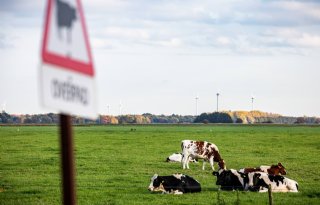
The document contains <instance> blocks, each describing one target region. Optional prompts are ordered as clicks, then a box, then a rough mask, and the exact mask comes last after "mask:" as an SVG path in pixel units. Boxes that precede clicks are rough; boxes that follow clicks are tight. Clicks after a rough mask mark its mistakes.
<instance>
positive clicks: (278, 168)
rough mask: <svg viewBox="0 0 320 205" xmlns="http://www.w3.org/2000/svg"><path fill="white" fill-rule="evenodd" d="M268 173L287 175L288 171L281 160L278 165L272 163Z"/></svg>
mask: <svg viewBox="0 0 320 205" xmlns="http://www.w3.org/2000/svg"><path fill="white" fill-rule="evenodd" d="M268 173H269V174H273V175H279V174H281V175H286V174H287V171H286V168H285V167H284V166H283V165H282V164H281V162H279V163H278V164H277V165H271V167H270V169H269V171H268Z"/></svg>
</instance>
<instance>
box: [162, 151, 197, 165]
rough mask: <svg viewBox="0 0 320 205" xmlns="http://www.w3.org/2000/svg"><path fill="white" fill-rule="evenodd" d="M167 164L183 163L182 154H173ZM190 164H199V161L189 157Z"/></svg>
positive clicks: (168, 158)
mask: <svg viewBox="0 0 320 205" xmlns="http://www.w3.org/2000/svg"><path fill="white" fill-rule="evenodd" d="M166 161H167V162H179V163H181V161H182V153H173V154H172V155H170V156H169V157H167V160H166ZM189 162H194V163H198V160H196V159H192V157H190V156H189Z"/></svg>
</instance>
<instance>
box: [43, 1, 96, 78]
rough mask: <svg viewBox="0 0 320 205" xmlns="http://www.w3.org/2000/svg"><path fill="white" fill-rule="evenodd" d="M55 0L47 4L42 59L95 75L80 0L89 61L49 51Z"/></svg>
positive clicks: (80, 12) (81, 19) (78, 3)
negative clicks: (49, 36)
mask: <svg viewBox="0 0 320 205" xmlns="http://www.w3.org/2000/svg"><path fill="white" fill-rule="evenodd" d="M53 1H54V0H49V1H48V6H47V13H46V21H45V30H44V37H43V43H42V53H41V54H42V60H43V62H44V63H47V64H52V65H56V66H58V67H61V68H63V69H67V70H71V71H75V72H79V73H82V74H85V75H89V76H92V77H93V76H94V69H93V63H92V56H91V52H90V45H89V40H88V34H87V30H86V26H85V21H84V15H83V9H82V6H81V3H80V0H76V1H77V7H78V11H79V14H80V21H81V26H82V31H83V36H84V40H85V46H86V50H87V54H88V58H89V63H84V62H81V61H78V60H74V59H71V58H68V57H66V56H62V55H59V54H55V53H52V52H49V51H48V49H47V45H48V31H49V28H50V25H49V24H50V18H51V11H52V4H53Z"/></svg>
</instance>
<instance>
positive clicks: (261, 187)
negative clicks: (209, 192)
mask: <svg viewBox="0 0 320 205" xmlns="http://www.w3.org/2000/svg"><path fill="white" fill-rule="evenodd" d="M212 174H213V175H214V176H216V177H217V182H216V185H220V189H222V190H245V191H247V190H249V191H259V192H266V191H268V186H269V184H270V185H271V191H272V192H298V183H297V182H296V181H294V180H292V179H289V178H287V177H284V176H279V175H272V174H267V173H264V172H251V173H242V172H239V171H237V170H234V169H230V170H226V169H220V170H219V171H218V172H213V173H212Z"/></svg>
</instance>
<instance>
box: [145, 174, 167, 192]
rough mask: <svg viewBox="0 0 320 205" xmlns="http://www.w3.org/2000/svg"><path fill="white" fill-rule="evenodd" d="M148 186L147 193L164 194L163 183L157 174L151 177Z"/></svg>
mask: <svg viewBox="0 0 320 205" xmlns="http://www.w3.org/2000/svg"><path fill="white" fill-rule="evenodd" d="M150 181H151V182H150V185H149V187H148V190H149V191H155V192H156V191H161V192H165V189H164V187H163V185H162V183H163V179H162V177H161V176H158V174H154V175H153V177H152V178H151V180H150Z"/></svg>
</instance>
